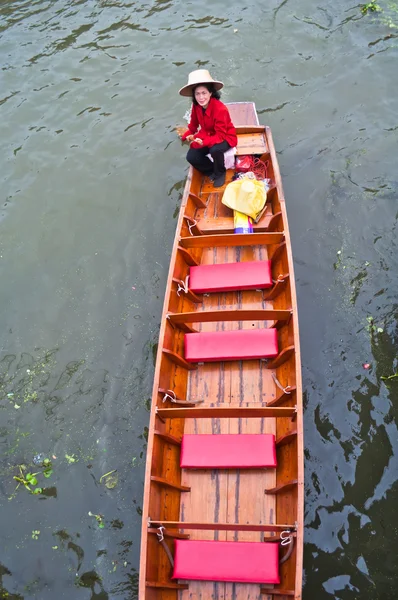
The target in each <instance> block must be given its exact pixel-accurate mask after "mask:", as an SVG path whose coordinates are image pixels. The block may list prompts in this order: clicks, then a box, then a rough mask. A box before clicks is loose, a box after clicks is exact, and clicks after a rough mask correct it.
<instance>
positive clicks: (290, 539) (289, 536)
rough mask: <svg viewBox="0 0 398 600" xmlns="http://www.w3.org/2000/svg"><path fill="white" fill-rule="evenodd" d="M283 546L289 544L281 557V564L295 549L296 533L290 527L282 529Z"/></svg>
mask: <svg viewBox="0 0 398 600" xmlns="http://www.w3.org/2000/svg"><path fill="white" fill-rule="evenodd" d="M280 538H281V546H289V548H288V549H287V552H286V554H285V555H284V556H282V558H281V559H279V564H280V565H283V563H284V562H286V561H287V560H288V559H289V558H290V557H291V555H292V552H293V549H294V534H293V533H292V532H291V531H289V530H288V529H287V530H285V531H281V535H280Z"/></svg>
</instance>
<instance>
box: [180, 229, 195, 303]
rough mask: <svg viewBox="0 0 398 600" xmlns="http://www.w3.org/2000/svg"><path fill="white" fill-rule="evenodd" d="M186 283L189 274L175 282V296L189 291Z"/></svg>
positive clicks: (187, 282)
mask: <svg viewBox="0 0 398 600" xmlns="http://www.w3.org/2000/svg"><path fill="white" fill-rule="evenodd" d="M191 235H192V234H191ZM188 284H189V275H187V276H186V277H185V281H183V280H182V279H181V281H180V283H177V286H178V287H177V296H179V295H180V294H181V292H184V294H188V292H189V287H188Z"/></svg>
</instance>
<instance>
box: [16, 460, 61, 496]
mask: <svg viewBox="0 0 398 600" xmlns="http://www.w3.org/2000/svg"><path fill="white" fill-rule="evenodd" d="M42 466H43V470H42V471H37V472H36V473H30V472H27V473H26V471H27V467H26V465H18V470H19V475H14V477H13V479H15V481H17V482H18V485H17V487H16V489H15V491H16V490H17V489H18V488H19V486H20V485H23V486H24V488H25V489H26V490H28V492H30V493H31V494H34V495H37V494H41V493H42V492H43V488H42V487H35V486H37V484H38V482H39V481H38V479H37V475H43V476H44V477H45V478H46V479H48V478H49V477H51V475H52V474H53V469H52V463H51V461H50V459H49V458H45V459H44V460H43V462H42ZM32 487H34V489H32Z"/></svg>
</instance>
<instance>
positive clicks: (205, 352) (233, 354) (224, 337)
mask: <svg viewBox="0 0 398 600" xmlns="http://www.w3.org/2000/svg"><path fill="white" fill-rule="evenodd" d="M184 345H185V360H186V361H187V362H189V363H195V362H217V361H222V360H244V359H246V360H250V359H256V358H272V357H274V356H277V355H278V334H277V331H276V329H274V328H270V329H239V330H236V331H203V332H200V333H186V334H185V338H184Z"/></svg>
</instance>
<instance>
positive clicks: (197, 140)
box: [187, 135, 203, 146]
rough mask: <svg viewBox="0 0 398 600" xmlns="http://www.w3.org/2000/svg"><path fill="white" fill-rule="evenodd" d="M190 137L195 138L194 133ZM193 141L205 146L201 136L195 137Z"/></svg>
mask: <svg viewBox="0 0 398 600" xmlns="http://www.w3.org/2000/svg"><path fill="white" fill-rule="evenodd" d="M190 137H191V138H193V135H191V136H190ZM187 139H188V138H187ZM193 141H194V142H196V143H197V144H199V146H203V140H201V139H200V138H195V139H194V140H193Z"/></svg>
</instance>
